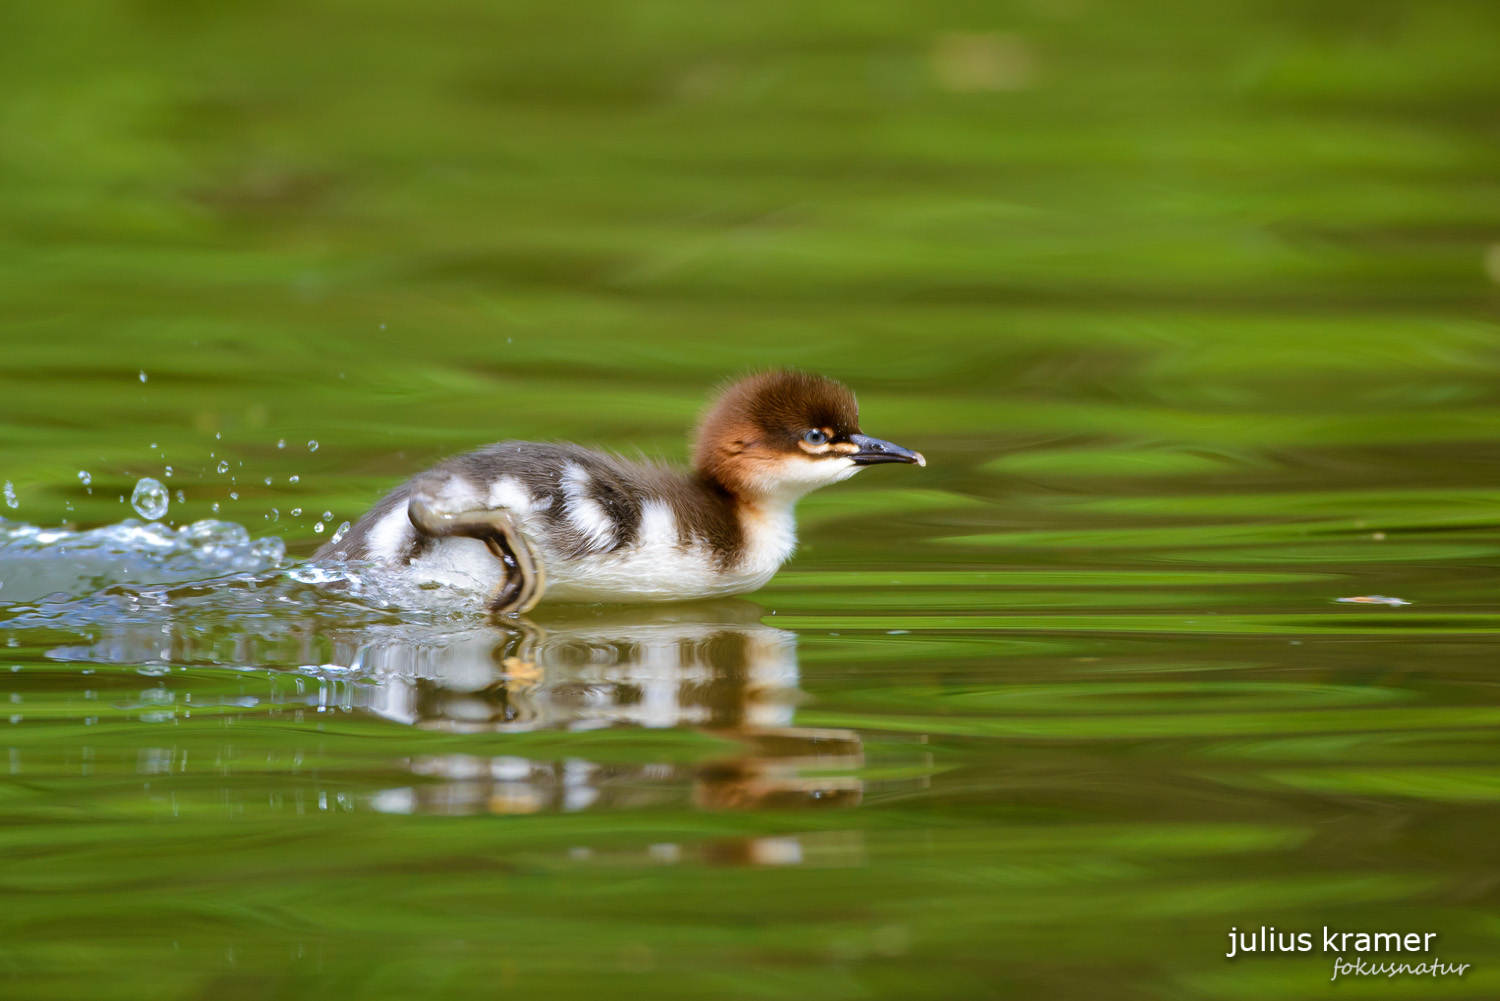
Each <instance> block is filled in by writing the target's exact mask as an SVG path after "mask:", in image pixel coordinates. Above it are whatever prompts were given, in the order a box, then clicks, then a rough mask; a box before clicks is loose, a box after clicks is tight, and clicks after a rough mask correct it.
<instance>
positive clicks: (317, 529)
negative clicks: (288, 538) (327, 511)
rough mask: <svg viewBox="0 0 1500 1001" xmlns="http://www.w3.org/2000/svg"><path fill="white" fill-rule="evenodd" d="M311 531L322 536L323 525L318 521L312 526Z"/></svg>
mask: <svg viewBox="0 0 1500 1001" xmlns="http://www.w3.org/2000/svg"><path fill="white" fill-rule="evenodd" d="M313 531H314V532H317V533H318V534H319V535H322V534H323V523H322V522H321V521H320V522H318V523H317V524H316V525H314V526H313Z"/></svg>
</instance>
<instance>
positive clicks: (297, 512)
mask: <svg viewBox="0 0 1500 1001" xmlns="http://www.w3.org/2000/svg"><path fill="white" fill-rule="evenodd" d="M301 513H302V509H301V508H300V507H294V508H292V517H293V518H295V517H297V516H298V515H300V514H301Z"/></svg>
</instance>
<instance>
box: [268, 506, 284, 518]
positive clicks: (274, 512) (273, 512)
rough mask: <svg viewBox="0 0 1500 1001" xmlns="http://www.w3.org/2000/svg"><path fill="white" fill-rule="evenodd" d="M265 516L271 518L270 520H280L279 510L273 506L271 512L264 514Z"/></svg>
mask: <svg viewBox="0 0 1500 1001" xmlns="http://www.w3.org/2000/svg"><path fill="white" fill-rule="evenodd" d="M266 517H267V518H269V519H271V520H272V521H280V520H281V512H280V511H278V510H276V509H275V508H274V507H273V508H271V513H270V514H268V515H266Z"/></svg>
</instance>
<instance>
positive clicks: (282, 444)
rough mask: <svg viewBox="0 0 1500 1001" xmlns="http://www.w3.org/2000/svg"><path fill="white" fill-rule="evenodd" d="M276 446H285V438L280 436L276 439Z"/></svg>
mask: <svg viewBox="0 0 1500 1001" xmlns="http://www.w3.org/2000/svg"><path fill="white" fill-rule="evenodd" d="M276 447H277V448H286V439H285V438H282V439H281V440H280V441H278V442H277V443H276Z"/></svg>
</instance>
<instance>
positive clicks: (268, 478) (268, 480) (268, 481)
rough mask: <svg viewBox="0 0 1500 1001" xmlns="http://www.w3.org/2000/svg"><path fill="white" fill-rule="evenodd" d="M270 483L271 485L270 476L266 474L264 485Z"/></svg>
mask: <svg viewBox="0 0 1500 1001" xmlns="http://www.w3.org/2000/svg"><path fill="white" fill-rule="evenodd" d="M270 485H271V478H270V477H269V476H267V477H266V486H268V487H269V486H270Z"/></svg>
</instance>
